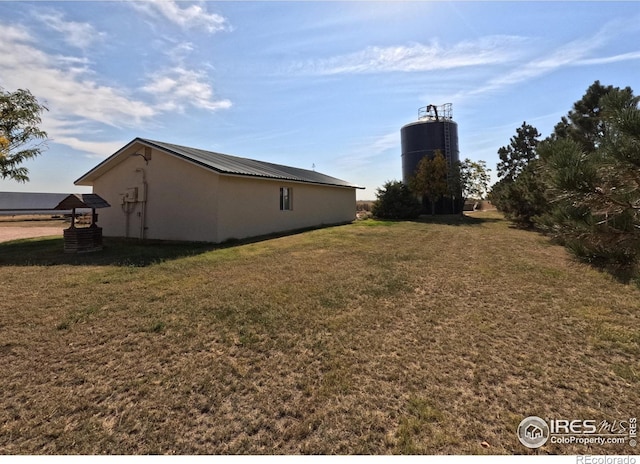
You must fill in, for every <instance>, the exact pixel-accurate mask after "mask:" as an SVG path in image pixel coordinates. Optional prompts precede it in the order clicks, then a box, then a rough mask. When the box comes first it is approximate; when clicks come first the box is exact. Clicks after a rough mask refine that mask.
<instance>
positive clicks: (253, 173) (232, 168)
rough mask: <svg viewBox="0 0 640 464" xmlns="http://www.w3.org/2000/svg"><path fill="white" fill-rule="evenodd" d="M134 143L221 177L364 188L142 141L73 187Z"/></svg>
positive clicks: (294, 170)
mask: <svg viewBox="0 0 640 464" xmlns="http://www.w3.org/2000/svg"><path fill="white" fill-rule="evenodd" d="M135 143H141V144H143V145H146V146H150V147H154V148H156V149H158V150H162V151H164V152H166V153H170V154H172V155H174V156H177V157H179V158H182V159H185V160H188V161H191V162H193V163H196V164H198V165H200V166H203V167H205V168H208V169H211V170H213V171H215V172H218V173H220V174H228V175H237V176H247V177H258V178H265V179H278V180H288V181H294V182H306V183H312V184H321V185H333V186H338V187H351V188H363V187H359V186H357V185H354V184H351V183H349V182H347V181H344V180H341V179H337V178H335V177H331V176H328V175H326V174H322V173H320V172H316V171H311V170H308V169H300V168H294V167H291V166H284V165H281V164H274V163H268V162H266V161H258V160H254V159H249V158H241V157H239V156H232V155H225V154H222V153H216V152H212V151H207V150H201V149H198V148H191V147H185V146H182V145H175V144H172V143H166V142H160V141H157V140H149V139H143V138H136V139H134V140H133V141H132V142H130V143H129V144H127V145H126V146H125V147H124V148H122V149H121V150H119V151H118V152H117V153H115V154H114V155H112V156H111V157H109V158H107V159H106V160H104V161H103V162H102V163H100V164H99V165H98V166H96V167H95V168H93V169H92V170H91V171H89V172H88V173H86V174H85V175H84V176H82V177H81V178H80V179H78V180H77V181H76V184H79V185H87V183H88V182H91V181H92V180H93V179H94V178H96V177H97V176H99V175H100V174H99V172H100V171H102V170H103V169H107V165H108V164H109V163H110V162H112V161H113V159H114V158H115V157H117V156H118V155H121V154H123V153H124V152H125V151H126V150H127V149H128V148H129V147H131V146H132V145H134V144H135Z"/></svg>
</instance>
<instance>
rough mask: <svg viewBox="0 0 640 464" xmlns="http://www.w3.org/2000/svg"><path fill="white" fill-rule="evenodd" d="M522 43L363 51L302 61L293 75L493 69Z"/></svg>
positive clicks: (508, 39)
mask: <svg viewBox="0 0 640 464" xmlns="http://www.w3.org/2000/svg"><path fill="white" fill-rule="evenodd" d="M524 42H526V39H524V38H522V37H515V36H490V37H484V38H481V39H479V40H477V41H474V42H471V41H464V42H460V43H457V44H455V45H453V46H449V47H446V46H442V45H440V44H439V43H438V42H437V41H433V42H431V43H430V44H420V43H415V44H411V45H401V46H393V47H373V46H372V47H367V48H365V49H364V50H361V51H359V52H355V53H350V54H347V55H341V56H336V57H331V58H326V59H320V60H313V61H306V62H302V63H297V64H295V65H294V66H293V68H292V71H293V72H302V73H311V74H320V75H333V74H364V73H380V72H416V71H432V70H443V69H453V68H461V67H469V66H481V65H495V64H500V63H505V62H508V61H511V60H513V59H514V58H515V56H516V55H517V53H516V52H517V51H518V49H519V48H520V47H521V46H522V44H523V43H524Z"/></svg>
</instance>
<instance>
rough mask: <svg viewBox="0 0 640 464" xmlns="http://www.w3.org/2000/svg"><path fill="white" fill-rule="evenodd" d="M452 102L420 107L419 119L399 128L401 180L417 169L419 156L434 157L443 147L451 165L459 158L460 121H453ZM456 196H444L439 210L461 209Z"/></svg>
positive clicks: (405, 179)
mask: <svg viewBox="0 0 640 464" xmlns="http://www.w3.org/2000/svg"><path fill="white" fill-rule="evenodd" d="M451 106H452V105H451V103H445V104H444V105H440V106H436V105H428V106H425V107H423V108H420V109H419V110H418V120H417V121H415V122H412V123H409V124H406V125H405V126H403V127H402V129H400V141H401V145H402V181H403V182H404V183H405V184H408V183H409V180H410V179H411V177H413V176H414V175H415V173H416V168H417V167H418V164H419V163H420V160H422V158H424V157H425V156H428V157H429V158H433V157H434V156H435V152H436V150H440V152H442V154H443V156H444V157H445V159H446V160H447V165H448V166H449V167H451V166H452V165H454V164H455V163H457V162H458V161H460V151H459V149H458V124H456V123H455V122H454V121H453V118H452V111H451ZM456 196H458V195H456ZM459 207H460V205H458V200H457V199H456V198H451V197H449V198H443V199H442V200H441V201H439V202H438V206H437V210H438V212H440V213H451V212H458V209H459Z"/></svg>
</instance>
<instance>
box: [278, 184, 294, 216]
mask: <svg viewBox="0 0 640 464" xmlns="http://www.w3.org/2000/svg"><path fill="white" fill-rule="evenodd" d="M280 211H293V187H280Z"/></svg>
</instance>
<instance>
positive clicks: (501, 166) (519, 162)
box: [498, 121, 540, 180]
mask: <svg viewBox="0 0 640 464" xmlns="http://www.w3.org/2000/svg"><path fill="white" fill-rule="evenodd" d="M538 137H540V132H538V129H536V128H535V127H533V126H531V125H529V124H527V122H526V121H525V122H523V123H522V126H520V127H519V128H517V129H516V135H515V136H513V137H511V139H510V140H509V145H507V146H505V147H500V148H499V149H498V156H499V157H500V162H499V163H498V177H500V178H509V179H511V180H514V179H515V178H516V177H518V175H519V174H520V173H521V172H522V170H523V169H524V168H525V167H526V166H527V164H529V162H530V161H532V160H534V159H536V158H537V156H538V155H537V153H536V147H537V146H538V143H540V142H539V140H538Z"/></svg>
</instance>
